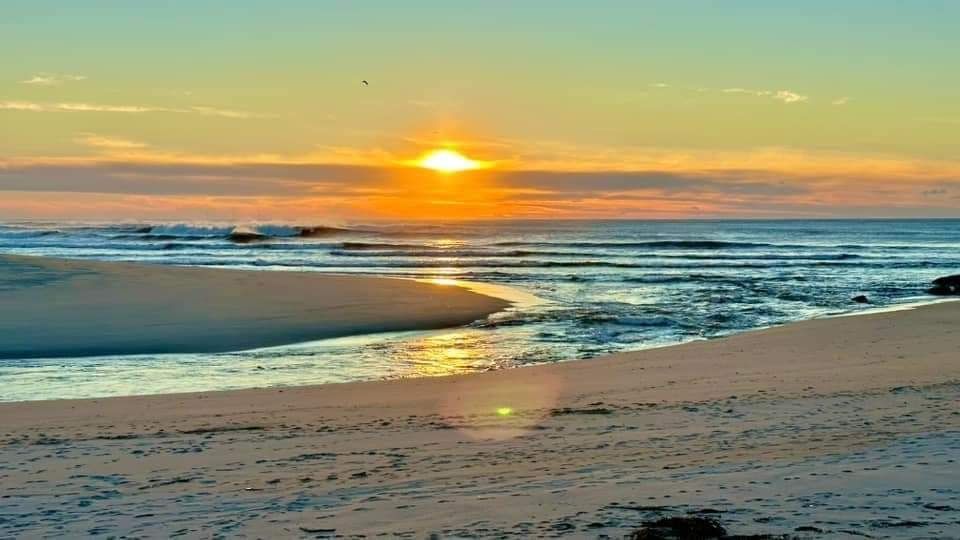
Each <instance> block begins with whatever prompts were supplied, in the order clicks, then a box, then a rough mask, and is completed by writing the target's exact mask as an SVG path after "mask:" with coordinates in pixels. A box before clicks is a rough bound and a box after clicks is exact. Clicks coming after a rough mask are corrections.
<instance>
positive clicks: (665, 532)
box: [628, 517, 727, 540]
mask: <svg viewBox="0 0 960 540" xmlns="http://www.w3.org/2000/svg"><path fill="white" fill-rule="evenodd" d="M726 535H727V530H726V529H724V528H723V525H720V522H718V521H717V520H715V519H710V518H704V517H667V518H660V519H657V520H654V521H647V522H645V523H644V524H643V527H641V528H640V529H637V530H636V531H633V532H632V533H630V536H628V538H630V540H673V539H677V540H679V539H681V538H684V539H685V538H697V539H702V540H712V539H715V538H723V537H724V536H726Z"/></svg>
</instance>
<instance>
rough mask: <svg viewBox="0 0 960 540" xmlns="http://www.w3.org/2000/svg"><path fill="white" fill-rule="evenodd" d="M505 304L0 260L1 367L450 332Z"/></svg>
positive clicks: (400, 289)
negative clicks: (26, 361) (21, 361)
mask: <svg viewBox="0 0 960 540" xmlns="http://www.w3.org/2000/svg"><path fill="white" fill-rule="evenodd" d="M507 305H508V303H507V302H505V301H503V300H500V299H498V298H492V297H489V296H485V295H481V294H476V293H473V292H470V291H467V290H464V289H462V288H459V287H449V286H444V285H437V284H431V283H423V282H417V281H412V280H399V279H382V278H376V279H372V278H365V277H354V276H329V275H319V274H317V273H310V272H250V271H238V270H224V269H218V268H183V267H170V266H159V265H145V264H132V263H104V262H96V261H79V260H66V259H49V258H43V257H22V256H9V255H4V256H0V328H2V329H3V331H2V332H0V358H47V357H72V356H102V355H121V354H147V353H190V352H218V351H234V350H241V349H252V348H257V347H268V346H272V345H283V344H288V343H297V342H303V341H309V340H315V339H322V338H331V337H337V336H344V335H355V334H364V333H372V332H385V331H395V330H423V329H431V328H444V327H450V326H459V325H463V324H467V323H469V322H471V321H474V320H477V319H480V318H483V317H485V316H486V315H488V314H490V313H493V312H495V311H498V310H501V309H503V308H504V307H506V306H507Z"/></svg>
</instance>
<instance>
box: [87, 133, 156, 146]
mask: <svg viewBox="0 0 960 540" xmlns="http://www.w3.org/2000/svg"><path fill="white" fill-rule="evenodd" d="M74 141H75V142H77V143H79V144H82V145H84V146H89V147H92V148H100V149H104V150H134V149H140V148H146V147H147V146H148V145H147V144H145V143H141V142H137V141H131V140H128V139H121V138H119V137H109V136H104V135H97V134H96V133H81V134H80V135H79V136H78V137H77V138H76V139H74Z"/></svg>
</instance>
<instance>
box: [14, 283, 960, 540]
mask: <svg viewBox="0 0 960 540" xmlns="http://www.w3.org/2000/svg"><path fill="white" fill-rule="evenodd" d="M958 321H960V304H958V303H953V302H950V303H943V304H937V305H930V306H925V307H921V308H918V309H914V310H908V311H897V312H889V313H878V314H872V315H864V316H858V317H842V318H833V319H821V320H814V321H807V322H801V323H796V324H791V325H787V326H783V327H778V328H773V329H768V330H761V331H756V332H750V333H745V334H741V335H737V336H733V337H730V338H726V339H720V340H713V341H705V342H696V343H690V344H685V345H680V346H675V347H668V348H663V349H655V350H647V351H641V352H636V353H625V354H618V355H614V356H610V357H606V358H598V359H592V360H584V361H576V362H568V363H563V364H555V365H546V366H536V367H529V368H521V369H515V370H506V371H498V372H490V373H483V374H476V375H466V376H452V377H439V378H428V379H414V380H404V381H386V382H372V383H350V384H339V385H325V386H315V387H300V388H286V389H259V390H242V391H231V392H211V393H199V394H178V395H163V396H143V397H125V398H107V399H95V400H71V401H66V400H64V401H45V402H24V403H10V404H0V418H2V419H3V420H2V429H0V485H2V486H3V495H2V497H3V498H2V499H0V501H2V504H0V508H2V509H0V536H2V535H13V536H17V535H23V536H43V535H66V536H85V535H103V536H108V535H130V536H148V537H153V536H158V537H168V536H172V535H182V536H184V537H188V538H210V537H243V536H246V537H251V538H257V537H260V538H278V537H323V536H331V535H334V534H336V535H344V536H348V537H349V536H351V535H357V537H359V535H366V536H368V537H369V536H375V535H378V534H388V535H394V534H400V535H402V536H407V537H411V538H425V537H427V536H428V535H430V534H434V533H435V534H437V535H438V537H441V538H447V537H517V538H527V537H549V536H557V537H570V538H596V537H598V536H599V535H608V536H609V537H614V538H618V537H622V536H623V535H625V534H627V533H629V532H630V531H631V530H634V529H636V528H637V527H639V526H640V525H641V523H642V522H643V521H645V520H650V519H654V518H656V517H662V516H676V515H690V514H691V513H693V515H702V516H710V517H713V518H716V519H718V520H719V521H721V522H722V523H723V524H724V525H725V526H726V527H727V529H728V530H729V531H730V532H731V533H738V534H747V533H775V534H786V533H789V534H795V535H799V536H801V537H813V538H816V537H824V538H845V537H849V538H858V537H859V538H864V537H883V538H886V537H934V538H951V537H954V538H960V488H958V487H957V486H960V467H958V466H957V463H956V459H958V450H960V408H958V400H960V355H958V354H957V351H958V350H960V325H958V324H957V323H958Z"/></svg>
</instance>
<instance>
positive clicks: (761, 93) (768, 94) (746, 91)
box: [720, 87, 809, 103]
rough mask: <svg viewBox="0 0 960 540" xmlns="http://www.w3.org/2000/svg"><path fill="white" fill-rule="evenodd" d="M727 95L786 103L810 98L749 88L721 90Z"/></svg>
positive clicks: (788, 92) (778, 91)
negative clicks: (761, 98)
mask: <svg viewBox="0 0 960 540" xmlns="http://www.w3.org/2000/svg"><path fill="white" fill-rule="evenodd" d="M720 91H721V92H723V93H725V94H749V95H751V96H757V97H769V98H773V99H778V100H780V101H782V102H784V103H799V102H801V101H807V100H808V99H809V97H808V96H804V95H801V94H798V93H796V92H792V91H790V90H777V91H773V90H750V89H748V88H739V87H737V88H724V89H722V90H720Z"/></svg>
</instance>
